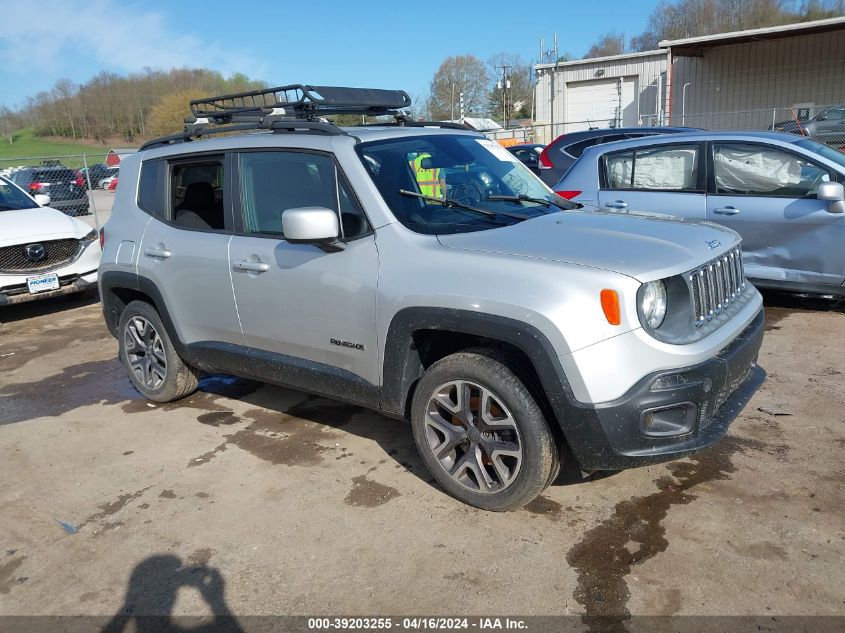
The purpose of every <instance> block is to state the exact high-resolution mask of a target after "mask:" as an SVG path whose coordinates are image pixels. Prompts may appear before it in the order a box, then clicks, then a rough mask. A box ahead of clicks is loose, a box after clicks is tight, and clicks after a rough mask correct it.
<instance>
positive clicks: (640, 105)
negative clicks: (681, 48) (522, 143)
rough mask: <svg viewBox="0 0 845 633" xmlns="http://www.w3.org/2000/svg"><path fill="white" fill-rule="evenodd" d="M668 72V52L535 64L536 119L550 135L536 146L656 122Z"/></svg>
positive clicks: (540, 139) (541, 127)
mask: <svg viewBox="0 0 845 633" xmlns="http://www.w3.org/2000/svg"><path fill="white" fill-rule="evenodd" d="M667 67H668V60H667V55H666V51H665V50H656V51H645V52H642V53H628V54H626V55H614V56H612V57H595V58H592V59H579V60H575V61H569V62H557V63H551V64H538V65H536V66H535V67H534V68H535V70H536V72H537V86H536V104H537V105H536V108H537V111H536V116H535V120H536V122H537V124H538V126H540V127H538V132H544V134H542V135H543V136H546V138H544V139H543V138H538V139H537V142H540V143H542V142H549V141H551V140H552V139H553V138H555V137H556V136H558V135H559V134H564V133H567V132H576V131H579V130H587V129H590V128H606V127H621V126H631V125H639V124H641V123H644V124H653V123H656V122H657V121H656V119H657V118H658V113H659V112H660V110H661V109H660V108H659V107H658V104H660V103H664V102H665V100H666V96H665V90H666V71H667ZM552 129H553V131H552ZM540 135H541V134H538V136H540Z"/></svg>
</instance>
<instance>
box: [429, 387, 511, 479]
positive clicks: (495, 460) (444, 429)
mask: <svg viewBox="0 0 845 633" xmlns="http://www.w3.org/2000/svg"><path fill="white" fill-rule="evenodd" d="M425 436H426V440H427V441H428V447H429V449H430V450H431V453H432V455H433V456H434V458H435V459H436V460H437V462H438V464H439V465H440V467H441V468H442V469H443V470H444V472H445V473H446V474H447V475H448V476H449V477H451V478H452V479H453V480H454V481H455V482H457V483H458V484H459V485H461V486H463V487H464V488H466V489H468V490H471V491H473V492H476V493H481V494H491V493H496V492H500V491H502V490H504V489H505V488H507V487H508V486H510V485H511V484H512V483H513V481H514V479H515V478H516V476H517V474H518V473H519V468H520V466H521V465H522V460H523V449H522V441H521V438H520V435H519V429H518V428H517V426H516V421H515V420H514V418H513V416H512V415H511V413H510V411H509V410H508V408H507V407H506V406H505V405H504V403H503V402H502V399H501V398H500V397H499V396H497V395H496V394H495V393H493V392H492V391H491V390H490V389H488V388H486V387H482V386H481V385H479V384H476V383H473V382H469V381H465V380H454V381H451V382H447V383H445V384H443V385H440V386H439V387H438V388H437V389H435V390H434V393H433V394H432V396H431V398H430V399H429V401H428V405H427V406H426V413H425Z"/></svg>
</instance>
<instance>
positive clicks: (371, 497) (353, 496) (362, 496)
mask: <svg viewBox="0 0 845 633" xmlns="http://www.w3.org/2000/svg"><path fill="white" fill-rule="evenodd" d="M374 470H375V467H373V468H370V470H368V471H367V472H366V474H364V475H359V476H357V477H353V478H352V489H351V490H350V491H349V494H348V495H346V499H344V501H345V502H346V504H347V505H350V506H358V507H362V508H375V507H376V506H380V505H383V504H385V503H387V502H388V501H390V500H391V499H393V498H395V497H398V496H400V493H399V491H398V490H397V489H396V488H393V487H392V486H385V485H384V484H380V483H379V482H377V481H373V480H372V479H369V478H368V477H367V475H369V474H370V473H371V472H373V471H374Z"/></svg>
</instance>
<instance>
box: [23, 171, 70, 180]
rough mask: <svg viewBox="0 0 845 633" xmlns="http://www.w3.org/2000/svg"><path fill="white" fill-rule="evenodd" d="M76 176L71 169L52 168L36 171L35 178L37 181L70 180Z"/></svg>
mask: <svg viewBox="0 0 845 633" xmlns="http://www.w3.org/2000/svg"><path fill="white" fill-rule="evenodd" d="M75 177H76V174H74V172H73V171H71V170H70V169H50V170H45V171H38V172H35V177H34V178H33V180H35V181H37V182H61V181H68V182H70V181H71V180H73V179H74V178H75Z"/></svg>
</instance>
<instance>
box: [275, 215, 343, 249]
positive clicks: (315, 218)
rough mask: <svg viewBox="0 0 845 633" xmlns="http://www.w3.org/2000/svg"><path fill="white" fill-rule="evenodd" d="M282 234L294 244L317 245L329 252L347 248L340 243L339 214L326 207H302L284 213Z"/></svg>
mask: <svg viewBox="0 0 845 633" xmlns="http://www.w3.org/2000/svg"><path fill="white" fill-rule="evenodd" d="M282 232H283V233H284V234H285V239H286V240H287V241H288V242H291V243H293V244H316V245H317V246H319V247H320V248H322V249H323V250H325V251H327V252H331V251H340V250H343V249H344V248H345V246H346V245H345V244H344V243H343V242H339V241H338V237H339V235H340V223H339V222H338V219H337V213H335V212H334V211H332V210H331V209H326V208H325V207H300V208H298V209H288V210H286V211H284V212H283V213H282Z"/></svg>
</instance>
